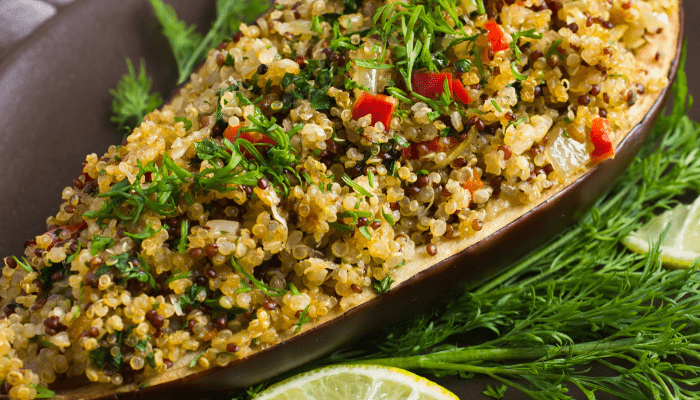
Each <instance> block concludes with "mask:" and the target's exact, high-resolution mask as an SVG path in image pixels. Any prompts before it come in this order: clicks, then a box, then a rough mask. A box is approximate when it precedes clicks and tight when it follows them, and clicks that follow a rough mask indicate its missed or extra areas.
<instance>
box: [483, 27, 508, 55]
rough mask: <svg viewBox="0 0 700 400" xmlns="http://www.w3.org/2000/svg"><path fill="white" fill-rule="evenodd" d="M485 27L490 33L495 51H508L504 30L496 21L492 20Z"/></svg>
mask: <svg viewBox="0 0 700 400" xmlns="http://www.w3.org/2000/svg"><path fill="white" fill-rule="evenodd" d="M484 27H486V31H487V32H488V36H489V41H490V42H491V48H492V49H493V51H501V50H508V47H509V46H508V39H507V38H506V34H505V33H503V29H501V27H500V26H499V25H498V24H497V23H496V21H494V20H492V19H491V20H489V21H488V22H486V24H484Z"/></svg>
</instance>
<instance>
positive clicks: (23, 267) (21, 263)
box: [12, 256, 34, 272]
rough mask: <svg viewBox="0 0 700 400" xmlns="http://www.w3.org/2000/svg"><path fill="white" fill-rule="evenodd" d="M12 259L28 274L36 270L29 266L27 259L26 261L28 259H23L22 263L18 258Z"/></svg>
mask: <svg viewBox="0 0 700 400" xmlns="http://www.w3.org/2000/svg"><path fill="white" fill-rule="evenodd" d="M12 259H13V260H15V262H16V263H17V265H19V266H20V267H22V269H24V270H25V271H27V272H34V270H33V269H32V267H30V266H29V262H27V259H26V258H24V257H22V261H20V260H18V259H17V257H15V256H12Z"/></svg>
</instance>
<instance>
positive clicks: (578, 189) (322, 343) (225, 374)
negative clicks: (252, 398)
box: [0, 0, 684, 399]
mask: <svg viewBox="0 0 700 400" xmlns="http://www.w3.org/2000/svg"><path fill="white" fill-rule="evenodd" d="M79 1H80V0H79ZM79 1H78V2H79ZM128 1H133V0H128ZM92 3H93V4H95V5H97V3H103V1H92ZM144 3H145V2H144ZM141 8H143V7H140V6H135V7H134V9H135V10H136V9H141ZM176 8H177V6H176ZM68 11H70V10H68ZM86 15H89V7H88V8H84V9H78V10H76V12H74V13H73V14H71V15H68V16H66V15H65V14H64V15H63V16H61V15H59V17H64V18H68V19H73V20H74V21H79V20H80V19H81V18H85V17H86ZM683 16H684V14H683V7H682V4H681V9H680V28H679V35H678V37H679V39H678V43H677V46H676V49H675V50H676V52H675V54H676V59H675V60H674V61H673V62H672V64H671V67H670V69H669V73H668V77H669V81H672V80H673V77H674V76H675V73H676V71H677V68H678V57H677V56H678V54H680V49H681V44H682V38H683V27H684V17H683ZM131 18H134V17H133V16H132V17H131ZM64 23H65V22H64ZM51 28H52V27H51V26H49V28H48V29H51ZM53 28H56V27H55V26H54V27H53ZM154 29H155V28H154V27H153V26H152V25H149V24H147V25H146V27H145V28H144V29H143V30H144V31H146V32H147V33H149V34H153V31H154ZM55 30H56V34H59V33H60V32H58V31H59V29H55ZM139 34H141V35H144V34H145V33H144V32H139ZM163 45H164V43H163V42H162V41H160V42H159V43H157V45H154V44H152V43H145V44H143V43H142V46H145V47H146V48H153V49H156V48H160V46H163ZM27 46H36V47H37V48H38V49H37V51H41V50H46V49H47V48H48V44H47V43H39V44H38V45H37V43H29V44H27ZM30 50H32V49H30ZM76 51H78V50H76ZM157 51H160V50H157ZM86 52H87V50H86ZM19 53H20V55H21V57H30V56H31V51H29V52H27V51H23V52H19ZM76 54H78V53H76ZM120 57H121V56H120ZM163 58H166V59H167V58H168V57H167V56H166V57H163ZM86 61H89V57H88V58H87V59H86ZM25 62H27V61H25ZM120 62H122V61H120ZM98 64H99V62H98ZM20 65H21V64H20ZM149 68H151V72H153V71H154V70H155V71H157V73H158V72H161V70H158V69H156V68H157V67H156V66H150V65H149ZM39 69H40V70H41V69H42V68H39ZM17 70H18V67H17V65H9V67H8V63H7V62H6V63H5V64H4V65H1V66H0V88H4V87H8V85H10V84H9V83H8V82H9V79H10V78H11V76H12V73H15V72H16V71H17ZM49 71H50V69H49V68H46V67H44V68H43V72H44V73H48V72H49ZM65 72H66V73H67V71H65ZM84 73H85V74H87V72H84ZM163 73H164V74H165V75H164V76H158V77H157V78H156V80H157V88H159V89H161V90H162V88H163V87H164V85H166V84H167V83H166V82H167V81H171V82H172V73H171V72H163ZM86 76H87V75H86ZM69 78H70V79H66V77H61V76H59V77H58V78H57V79H65V80H66V87H67V88H69V87H70V85H69V82H70V81H72V80H73V79H75V76H73V77H69ZM78 78H80V77H78ZM72 84H73V85H75V87H76V89H75V90H77V91H79V92H82V91H85V92H86V93H88V94H89V89H84V88H83V87H82V85H83V84H85V85H89V84H90V83H89V82H88V83H80V81H77V80H76V81H75V82H73V83H72ZM59 86H61V85H59ZM112 86H113V85H112ZM9 89H11V90H10V92H11V91H12V90H16V89H17V88H16V87H15V85H12V87H9ZM67 90H70V89H67ZM162 91H163V90H162ZM3 92H4V93H5V91H4V90H3ZM165 92H167V90H166V91H165ZM669 92H670V84H669V86H668V87H666V88H665V89H664V90H663V92H662V93H661V94H660V96H659V97H658V98H657V100H656V101H655V102H654V104H653V105H652V106H651V108H650V109H649V111H648V113H647V114H646V115H645V117H644V119H643V120H642V121H641V122H640V123H639V124H638V125H637V126H635V127H634V128H633V129H632V130H631V132H630V133H629V134H628V135H627V136H626V137H625V138H624V139H623V140H622V142H621V143H620V144H619V145H618V147H617V150H616V154H615V158H614V159H611V160H607V161H605V162H603V163H601V164H599V165H597V166H596V167H594V168H592V169H591V170H590V171H588V173H586V174H585V175H583V176H582V177H581V178H579V179H578V180H576V181H575V182H574V183H572V184H570V185H569V186H568V187H566V188H565V189H563V190H561V191H560V192H558V193H557V194H555V195H554V196H552V197H551V198H549V199H548V200H547V201H546V202H544V203H542V204H540V205H539V206H537V207H535V208H534V209H533V210H531V211H529V212H527V213H526V214H524V215H522V216H520V217H519V218H517V219H516V220H514V221H512V222H510V223H509V224H508V225H506V226H504V227H503V228H501V229H500V230H498V231H496V232H495V233H493V234H491V235H490V236H488V237H487V238H485V239H484V240H482V241H480V242H478V243H476V244H474V245H472V246H470V247H468V248H466V249H465V250H463V251H461V252H459V253H457V254H454V255H452V256H450V257H448V258H447V259H445V260H443V261H440V262H439V263H437V264H435V265H433V266H432V267H430V268H428V269H426V270H424V271H422V272H420V273H418V274H417V275H415V276H413V277H412V278H409V279H408V280H406V281H404V282H401V283H400V284H398V285H396V286H395V287H393V288H392V290H390V291H389V292H388V293H386V294H384V295H381V296H378V297H375V298H373V299H371V300H369V301H368V302H366V303H363V304H361V305H359V306H357V307H355V308H353V309H351V310H349V311H348V312H346V313H344V314H342V315H341V316H339V317H337V318H335V319H331V320H329V321H327V322H325V323H322V324H320V325H318V326H315V327H313V328H311V329H309V330H307V331H304V332H302V333H301V334H299V335H297V336H294V337H292V338H290V339H288V340H286V341H284V342H282V343H280V344H278V345H275V346H273V347H271V348H268V349H266V350H263V351H260V352H258V353H255V354H253V355H251V356H248V357H246V358H244V359H241V360H237V361H234V362H232V363H231V364H229V365H228V366H227V367H223V368H213V369H209V370H205V371H202V372H198V373H194V374H192V375H189V376H186V377H183V378H180V379H178V380H175V381H172V382H168V383H165V384H160V385H154V386H146V387H144V388H141V389H138V390H136V391H133V392H128V393H118V394H117V393H114V392H110V391H108V390H109V388H110V386H104V388H105V390H106V391H105V392H102V393H100V394H99V395H98V396H97V397H100V398H120V399H123V398H148V399H158V398H163V399H172V398H194V397H207V396H211V397H219V396H221V395H223V394H224V393H226V392H228V391H231V390H234V389H239V388H245V387H248V386H251V385H254V384H257V383H259V382H261V381H263V380H265V379H268V378H271V377H274V376H277V375H279V374H282V373H284V372H287V371H289V370H291V369H293V368H295V367H297V366H300V365H303V364H305V363H308V362H310V361H312V360H314V359H317V358H319V357H321V356H323V355H325V354H328V353H329V352H331V351H332V350H334V349H336V348H338V347H339V346H341V345H343V344H346V343H348V342H351V341H353V340H357V339H358V338H360V337H362V336H364V335H366V334H368V333H370V332H372V331H375V330H377V329H380V328H382V327H385V326H386V325H387V324H388V323H391V322H393V321H397V320H400V319H403V318H406V317H408V316H411V315H415V314H416V313H418V312H419V311H421V310H424V309H426V308H427V307H428V306H430V305H431V304H435V303H436V302H437V301H439V300H441V299H444V298H445V297H446V296H447V294H448V293H450V292H454V291H456V290H460V289H463V288H464V287H467V286H469V287H474V286H476V285H478V284H479V283H480V282H483V281H484V280H486V279H488V278H489V277H493V276H494V275H497V274H498V273H500V272H503V271H504V270H506V269H507V268H508V266H509V265H510V264H511V263H512V262H513V261H515V260H517V259H518V258H520V257H522V256H524V255H525V254H527V253H528V252H530V251H531V250H533V249H535V248H536V247H538V246H540V245H542V244H543V243H544V242H546V241H547V240H548V239H549V238H551V237H554V236H556V235H557V234H559V233H560V232H562V231H563V230H564V229H566V228H567V227H568V226H570V225H571V224H572V223H573V222H574V221H576V220H577V219H578V218H579V217H580V216H581V215H582V214H583V213H585V212H586V211H587V210H588V209H590V207H591V206H592V205H593V204H594V203H595V202H596V201H597V200H598V199H599V198H600V197H601V196H603V195H604V194H605V193H607V192H608V191H609V190H610V189H611V187H612V185H613V184H614V183H615V181H616V179H617V178H618V177H619V176H620V175H621V174H622V173H623V171H624V170H625V169H626V168H627V166H628V165H629V164H630V163H631V162H632V160H633V159H634V157H635V155H636V154H637V152H638V151H639V149H640V148H641V146H642V144H643V143H644V142H645V140H646V139H647V137H648V135H649V133H650V132H651V130H652V128H653V125H654V122H655V120H656V117H657V116H658V114H659V113H660V112H661V110H663V108H664V103H665V100H666V98H667V96H668V94H669ZM86 95H87V94H86ZM2 97H3V96H0V99H2ZM103 98H104V96H103ZM0 101H1V100H0ZM5 101H7V99H5ZM101 106H104V109H105V110H107V109H108V106H109V105H108V103H104V102H103V104H102V105H101ZM12 108H15V109H16V107H12ZM54 108H56V107H54ZM59 111H60V108H58V111H55V110H52V112H53V113H54V114H57V113H58V112H59ZM24 115H28V114H26V113H24ZM73 115H75V114H73ZM39 118H44V117H42V116H41V115H40V116H39ZM90 118H93V117H92V116H91V117H90ZM99 118H102V121H104V120H106V115H105V113H103V114H100V115H99ZM76 122H77V121H76ZM42 124H43V125H42V126H50V125H49V124H47V123H46V121H42ZM61 124H62V122H61ZM98 124H99V123H98ZM31 125H32V124H31V123H30V126H31ZM40 125H41V124H40ZM12 126H13V127H15V129H23V128H22V124H18V123H16V122H15V123H13V124H12ZM61 126H64V125H61ZM67 126H69V125H66V127H65V128H62V130H63V131H64V132H65V133H66V136H67V138H68V139H66V140H68V141H70V139H69V138H70V132H69V131H68V128H67ZM6 127H7V125H6ZM74 127H75V129H79V124H76V125H74ZM14 136H16V133H14ZM27 136H28V141H30V142H32V141H33V142H34V143H40V142H41V140H42V135H41V132H28V133H27ZM0 139H4V138H3V137H0ZM114 139H115V138H114V137H111V138H107V139H106V142H105V143H102V144H99V143H97V144H95V143H90V144H89V146H88V148H86V149H83V148H82V147H81V148H80V149H79V150H78V151H79V152H80V154H81V157H82V155H84V154H86V153H88V152H95V151H96V152H99V151H101V150H104V148H106V145H108V144H109V142H110V141H111V142H114V141H115V140H114ZM52 140H55V139H52ZM2 145H3V143H2V142H1V141H0V150H3V146H2ZM41 146H42V147H43V146H44V145H41ZM60 147H66V145H65V144H63V145H58V146H57V148H60ZM83 147H85V146H83ZM5 148H7V146H5ZM3 152H4V150H3ZM73 152H75V151H73ZM8 154H9V153H8ZM21 156H23V157H24V156H27V157H30V156H31V153H29V154H27V155H24V154H22V155H21ZM47 157H49V161H48V162H49V163H52V164H53V163H56V162H61V161H62V160H65V158H63V157H61V158H59V159H56V160H54V159H53V158H51V155H50V154H48V153H47ZM6 162H7V160H4V161H2V162H0V166H2V168H0V171H4V170H6V171H5V172H7V171H9V172H10V173H11V172H12V170H13V168H11V167H6V166H3V165H4V164H3V163H6ZM46 166H47V163H46V162H42V160H37V168H39V167H46ZM74 169H75V168H74ZM77 174H78V172H76V173H75V174H73V176H75V175H77ZM19 176H22V174H20V175H19ZM21 182H22V180H21V179H20V180H14V181H13V183H14V184H16V185H20V184H21ZM66 185H67V182H62V183H59V188H60V187H63V186H66ZM49 186H51V185H49ZM53 186H56V185H55V184H53ZM11 190H12V189H11ZM3 196H5V195H3ZM12 201H13V202H17V201H19V200H17V199H14V200H12ZM40 208H47V207H46V206H45V205H42V206H41V207H40ZM48 209H51V208H50V207H48ZM5 212H6V211H5ZM41 215H45V213H44V214H41ZM3 218H5V217H3ZM40 230H41V229H36V228H35V227H34V226H32V230H31V232H32V233H35V232H37V231H40ZM30 235H31V234H30ZM22 237H28V235H24V236H22ZM29 237H31V236H29ZM15 241H16V239H15ZM0 248H2V249H3V250H5V249H7V250H12V251H17V249H16V248H15V247H14V244H12V245H11V244H10V243H9V242H8V243H3V244H2V246H0ZM503 249H508V251H503ZM74 383H75V382H74ZM61 394H62V393H61V391H59V392H58V395H59V396H58V398H63V396H61Z"/></svg>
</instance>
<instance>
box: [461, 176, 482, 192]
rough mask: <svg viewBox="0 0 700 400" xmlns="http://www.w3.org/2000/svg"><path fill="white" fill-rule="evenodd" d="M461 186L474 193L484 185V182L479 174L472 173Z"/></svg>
mask: <svg viewBox="0 0 700 400" xmlns="http://www.w3.org/2000/svg"><path fill="white" fill-rule="evenodd" d="M462 187H463V188H465V189H467V190H468V191H469V193H471V194H474V192H476V191H477V190H479V189H481V188H482V187H484V182H483V181H482V180H481V177H480V176H477V175H476V174H474V175H472V176H471V178H469V179H467V180H466V181H464V183H463V184H462Z"/></svg>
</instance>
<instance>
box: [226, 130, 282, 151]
mask: <svg viewBox="0 0 700 400" xmlns="http://www.w3.org/2000/svg"><path fill="white" fill-rule="evenodd" d="M240 127H241V126H240V125H236V126H231V125H229V126H228V127H227V128H226V130H225V131H224V137H225V138H226V139H228V140H229V142H231V143H233V141H234V140H236V139H243V140H247V141H249V142H250V143H252V144H260V143H262V144H263V146H256V148H258V149H259V150H263V151H264V150H266V149H268V148H269V147H270V146H275V145H276V144H277V142H275V141H274V140H272V139H270V138H269V137H268V136H267V135H264V134H262V133H260V132H241V133H238V129H239V128H240ZM241 150H242V151H243V155H244V156H245V158H247V159H251V158H253V155H252V154H250V153H249V152H248V150H246V149H243V148H241Z"/></svg>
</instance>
